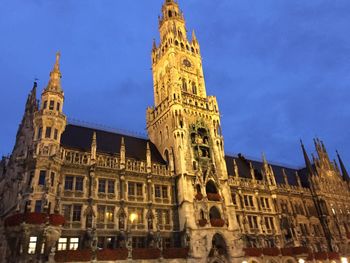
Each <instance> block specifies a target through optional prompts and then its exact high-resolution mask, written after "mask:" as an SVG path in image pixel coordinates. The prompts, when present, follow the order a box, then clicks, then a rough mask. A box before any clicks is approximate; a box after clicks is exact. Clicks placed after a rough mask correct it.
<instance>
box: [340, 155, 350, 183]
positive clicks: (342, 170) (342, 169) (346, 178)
mask: <svg viewBox="0 0 350 263" xmlns="http://www.w3.org/2000/svg"><path fill="white" fill-rule="evenodd" d="M337 156H338V160H339V164H340V169H341V172H342V175H343V179H344V181H347V182H350V177H349V174H348V171H347V170H346V168H345V165H344V163H343V160H342V159H341V158H340V155H339V153H338V151H337Z"/></svg>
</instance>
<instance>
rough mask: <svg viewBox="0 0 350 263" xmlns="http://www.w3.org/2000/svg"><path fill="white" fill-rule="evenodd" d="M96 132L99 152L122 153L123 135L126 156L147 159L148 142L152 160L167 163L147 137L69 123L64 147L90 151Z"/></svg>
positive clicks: (63, 140) (63, 139) (64, 138)
mask: <svg viewBox="0 0 350 263" xmlns="http://www.w3.org/2000/svg"><path fill="white" fill-rule="evenodd" d="M94 132H96V142H97V152H100V153H106V154H120V146H121V140H122V137H124V142H125V152H126V157H129V158H133V159H136V160H146V148H147V142H148V143H149V145H150V150H151V159H152V162H156V163H160V164H166V162H165V160H164V159H163V158H162V156H161V154H160V153H159V152H158V150H157V148H156V146H155V145H154V144H153V143H151V142H150V141H149V140H147V139H142V138H137V137H133V136H129V135H124V134H119V133H114V132H109V131H104V130H99V129H94V128H89V127H83V126H79V125H74V124H68V125H67V126H66V129H65V131H64V133H63V134H62V137H61V144H62V146H63V147H66V148H71V149H77V150H82V151H86V152H90V150H91V141H92V136H93V133H94Z"/></svg>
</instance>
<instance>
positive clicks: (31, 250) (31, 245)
mask: <svg viewBox="0 0 350 263" xmlns="http://www.w3.org/2000/svg"><path fill="white" fill-rule="evenodd" d="M37 241H38V237H30V238H29V247H28V254H35V250H36V242H37Z"/></svg>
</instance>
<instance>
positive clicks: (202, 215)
mask: <svg viewBox="0 0 350 263" xmlns="http://www.w3.org/2000/svg"><path fill="white" fill-rule="evenodd" d="M200 215H201V219H202V220H203V219H205V217H204V212H203V210H202V209H201V212H200Z"/></svg>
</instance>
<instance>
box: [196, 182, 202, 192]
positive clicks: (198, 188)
mask: <svg viewBox="0 0 350 263" xmlns="http://www.w3.org/2000/svg"><path fill="white" fill-rule="evenodd" d="M196 191H197V194H201V193H202V190H201V186H200V185H199V184H197V185H196Z"/></svg>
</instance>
